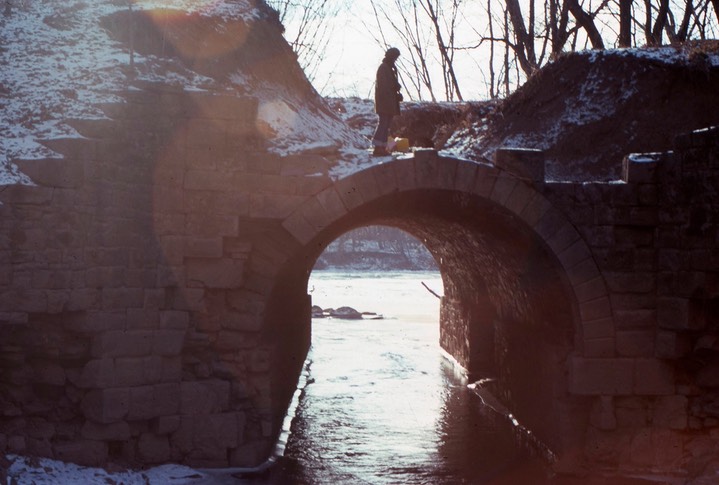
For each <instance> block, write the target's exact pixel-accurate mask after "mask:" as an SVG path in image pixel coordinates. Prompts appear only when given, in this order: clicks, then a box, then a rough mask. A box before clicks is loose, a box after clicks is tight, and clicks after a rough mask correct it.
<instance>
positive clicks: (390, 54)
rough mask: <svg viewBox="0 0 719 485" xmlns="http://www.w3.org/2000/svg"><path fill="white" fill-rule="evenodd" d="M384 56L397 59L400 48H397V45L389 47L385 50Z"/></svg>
mask: <svg viewBox="0 0 719 485" xmlns="http://www.w3.org/2000/svg"><path fill="white" fill-rule="evenodd" d="M384 56H385V57H386V58H387V59H391V60H393V61H396V60H397V58H398V57H399V49H397V48H396V47H390V48H389V49H387V52H385V54H384Z"/></svg>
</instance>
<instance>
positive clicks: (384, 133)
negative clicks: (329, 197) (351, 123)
mask: <svg viewBox="0 0 719 485" xmlns="http://www.w3.org/2000/svg"><path fill="white" fill-rule="evenodd" d="M398 58H399V49H397V48H396V47H390V48H389V49H387V52H385V55H384V59H383V60H382V64H380V66H379V68H378V69H377V80H376V82H375V86H374V108H375V111H376V112H377V114H378V115H379V121H378V123H377V129H376V130H375V133H374V138H373V140H372V144H373V145H374V152H373V155H375V156H385V155H389V154H390V152H389V150H387V139H388V138H389V127H390V124H391V123H392V118H393V117H395V116H398V115H399V113H400V111H399V103H400V101H402V93H400V88H401V87H402V86H401V85H400V84H399V76H398V74H397V66H395V62H396V61H397V59H398Z"/></svg>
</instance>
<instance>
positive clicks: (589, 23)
mask: <svg viewBox="0 0 719 485" xmlns="http://www.w3.org/2000/svg"><path fill="white" fill-rule="evenodd" d="M567 3H568V5H569V11H570V12H572V15H574V18H575V19H577V23H578V24H579V25H581V27H582V28H583V29H584V30H585V31H586V32H587V36H588V37H589V41H590V42H591V43H592V47H593V48H595V49H602V50H603V49H604V41H603V40H602V36H601V34H600V33H599V30H597V26H596V25H595V24H594V19H593V18H592V16H591V15H589V14H588V13H587V12H585V11H584V10H583V9H582V7H581V5H579V1H578V0H567Z"/></svg>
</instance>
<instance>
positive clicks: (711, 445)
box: [546, 129, 719, 476]
mask: <svg viewBox="0 0 719 485" xmlns="http://www.w3.org/2000/svg"><path fill="white" fill-rule="evenodd" d="M718 142H719V136H718V133H717V130H716V129H710V130H705V131H702V132H696V133H693V134H690V135H687V136H684V137H680V138H678V139H677V143H676V151H675V152H672V153H664V154H649V155H634V156H630V157H627V158H626V159H625V160H624V183H613V184H583V185H574V184H547V185H546V195H547V197H548V198H549V199H550V200H551V201H552V202H553V203H555V204H556V205H557V206H559V207H562V208H563V210H564V212H565V213H566V214H567V215H568V217H569V218H570V220H571V221H572V223H573V224H574V225H575V226H576V227H577V229H578V231H579V232H580V233H581V235H582V237H583V238H584V239H585V241H586V242H587V243H588V244H589V245H590V247H591V249H592V252H593V255H594V258H595V260H596V262H597V265H598V266H599V268H600V271H601V273H602V275H601V278H603V279H604V281H605V282H606V284H607V288H608V289H609V292H610V295H609V300H608V301H606V300H603V299H602V298H599V299H597V300H595V301H594V304H591V305H586V306H584V307H583V308H582V309H581V311H582V314H583V317H584V318H585V319H589V320H590V321H591V323H590V324H588V325H587V324H585V327H584V329H585V335H584V348H583V349H582V356H581V357H577V358H575V359H574V361H573V363H572V368H571V370H570V380H571V383H570V388H571V389H570V390H571V391H572V392H574V393H576V394H579V395H587V396H594V397H593V399H594V406H593V411H592V416H591V423H590V429H589V432H588V435H587V440H586V450H585V451H586V456H587V457H588V459H589V460H590V461H591V462H592V463H594V464H595V465H599V466H605V467H607V468H609V469H623V470H625V471H627V470H629V471H637V470H639V471H643V472H651V471H659V472H664V473H667V472H668V473H678V474H689V475H692V476H697V475H706V474H709V475H712V474H714V473H715V471H716V470H717V469H719V463H717V461H716V459H715V457H716V456H717V451H719V420H718V419H717V418H719V416H718V413H717V403H718V402H719V393H717V390H718V387H719V381H718V380H717V378H716V376H717V375H719V373H718V372H717V371H718V370H719V368H718V367H717V355H718V354H717V351H719V346H717V345H716V343H715V342H717V329H718V327H717V325H718V322H719V320H718V319H717V315H718V313H717V301H719V300H718V299H717V296H719V285H717V281H719V280H718V279H717V278H718V276H719V259H717V252H716V246H717V242H718V241H719V225H718V224H717V222H718V220H717V216H716V214H717V213H719V212H718V211H719V178H718V177H719V158H718V156H717V153H718V152H717V146H718ZM598 282H599V281H598V280H597V283H598ZM579 291H580V292H585V291H586V292H588V293H589V294H591V293H592V292H593V291H595V290H594V288H593V283H592V282H589V283H587V284H585V285H583V287H581V288H580V289H579ZM588 333H591V334H588Z"/></svg>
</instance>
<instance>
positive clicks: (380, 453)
mask: <svg viewBox="0 0 719 485" xmlns="http://www.w3.org/2000/svg"><path fill="white" fill-rule="evenodd" d="M423 283H424V284H425V285H426V286H427V287H429V289H431V290H433V291H434V292H436V293H439V294H441V293H442V279H441V277H440V275H439V273H421V272H378V273H371V272H361V273H360V272H356V273H343V272H332V271H322V272H319V271H316V272H314V273H313V274H312V276H311V279H310V281H309V284H308V291H310V293H311V294H312V300H313V304H315V305H318V306H320V307H322V308H323V309H327V308H338V307H341V306H351V307H353V308H355V309H357V310H359V311H360V312H363V311H368V312H376V313H378V314H382V315H383V316H384V318H383V319H381V320H370V319H363V320H339V319H331V318H329V319H328V318H320V319H313V321H312V332H313V337H312V348H311V350H310V353H309V355H308V359H307V363H306V365H307V370H308V371H307V373H306V375H307V382H308V383H307V384H306V386H305V388H304V390H303V392H302V394H301V396H300V398H299V404H298V406H297V411H296V415H295V418H294V420H293V422H292V426H291V433H290V435H289V440H288V443H287V446H286V449H285V455H284V457H283V458H282V459H281V460H280V461H279V463H278V465H277V466H276V467H275V468H274V469H273V471H272V473H271V476H269V477H264V478H261V479H260V480H261V483H273V484H276V483H280V484H300V485H301V484H307V485H316V484H359V485H361V484H378V485H382V484H433V485H434V484H436V485H449V484H476V485H543V484H547V485H549V484H552V485H580V484H581V485H600V484H601V485H609V484H612V485H625V484H626V485H630V484H632V485H638V484H646V483H648V482H645V481H643V480H631V479H618V478H616V477H614V478H602V477H588V476H583V477H578V478H569V477H558V476H554V475H553V474H552V473H551V471H550V467H549V466H548V464H547V460H546V459H545V458H544V457H543V456H545V455H544V454H543V453H542V452H540V451H538V449H537V448H536V447H535V446H532V445H530V444H529V442H530V441H531V440H530V439H529V438H528V436H527V434H526V433H524V432H523V431H522V429H521V426H519V427H518V426H515V425H514V424H513V423H512V422H511V421H510V420H508V419H507V418H506V417H504V416H501V415H499V414H498V413H496V412H495V411H493V410H492V409H490V408H488V407H487V406H485V405H484V404H483V403H482V401H481V399H480V398H479V397H478V396H477V395H475V394H474V393H473V392H472V391H471V390H470V389H469V388H468V387H467V385H466V384H467V383H466V382H462V381H461V379H460V378H459V377H457V376H456V375H455V372H454V367H453V366H452V364H451V363H450V360H449V359H448V358H447V357H446V356H445V355H443V352H442V350H441V348H440V347H439V343H438V342H439V299H438V298H437V297H436V296H434V295H432V293H430V291H428V290H427V289H426V288H425V286H423ZM253 482H254V481H253ZM254 483H259V482H254Z"/></svg>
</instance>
